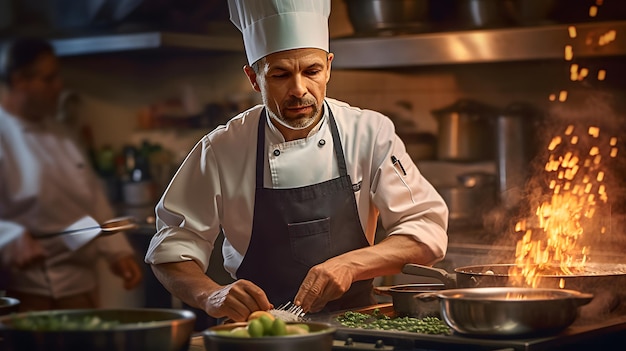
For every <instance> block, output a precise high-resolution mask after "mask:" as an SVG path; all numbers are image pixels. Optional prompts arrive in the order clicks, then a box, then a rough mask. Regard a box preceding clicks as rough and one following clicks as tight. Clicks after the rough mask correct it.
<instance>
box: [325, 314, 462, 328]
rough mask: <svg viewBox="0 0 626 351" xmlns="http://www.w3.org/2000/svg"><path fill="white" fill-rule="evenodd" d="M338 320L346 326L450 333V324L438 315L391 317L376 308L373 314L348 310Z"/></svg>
mask: <svg viewBox="0 0 626 351" xmlns="http://www.w3.org/2000/svg"><path fill="white" fill-rule="evenodd" d="M337 321H338V322H339V323H340V324H341V325H343V326H344V327H349V328H361V329H377V330H395V331H407V332H413V333H422V334H450V333H451V330H450V327H448V325H447V324H446V323H445V322H444V321H442V320H441V319H439V318H437V317H424V318H413V317H396V318H391V317H389V316H387V315H385V314H383V313H381V312H380V310H379V309H375V310H374V311H373V312H372V314H366V313H361V312H354V311H347V312H345V313H344V314H343V315H341V316H339V317H337Z"/></svg>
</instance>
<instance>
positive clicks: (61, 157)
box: [0, 107, 133, 298]
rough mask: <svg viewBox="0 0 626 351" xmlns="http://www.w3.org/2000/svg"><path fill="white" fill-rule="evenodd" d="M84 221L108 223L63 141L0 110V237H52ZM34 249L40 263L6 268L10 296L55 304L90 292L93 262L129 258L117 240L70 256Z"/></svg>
mask: <svg viewBox="0 0 626 351" xmlns="http://www.w3.org/2000/svg"><path fill="white" fill-rule="evenodd" d="M84 215H91V216H93V217H94V218H95V219H96V220H98V221H100V222H101V221H104V220H107V219H111V218H112V217H114V213H113V210H112V208H111V206H110V205H109V203H108V201H107V198H106V195H105V192H104V190H103V189H102V185H101V184H100V183H99V181H98V179H97V177H96V176H95V173H94V172H93V171H92V170H91V168H90V165H89V163H88V162H87V161H86V159H85V157H84V155H83V154H82V153H81V151H80V150H79V149H78V147H77V146H76V144H75V143H74V141H73V140H72V138H71V137H70V136H69V134H67V133H65V130H64V129H63V127H62V126H61V125H59V124H57V123H56V122H54V121H52V120H48V121H45V122H43V123H40V124H39V123H38V124H34V123H29V122H27V121H24V120H22V119H18V118H16V117H14V116H11V115H9V114H8V113H7V112H6V111H5V110H4V109H2V108H1V107H0V237H6V236H16V235H22V234H23V233H24V232H26V231H28V232H30V233H32V234H33V235H37V233H54V232H58V231H60V230H62V229H64V228H67V227H68V226H70V225H71V224H72V223H73V222H74V221H76V220H78V219H79V218H81V217H82V216H84ZM0 242H5V241H4V240H0ZM40 242H41V243H42V245H43V247H44V250H45V252H46V253H47V254H48V258H47V259H46V260H45V262H44V263H42V264H39V265H35V266H32V267H30V268H28V269H25V270H21V271H17V270H16V269H15V268H13V269H12V270H11V271H10V274H11V278H10V279H11V284H12V285H11V286H10V288H11V289H13V290H17V291H21V292H25V293H31V294H38V295H44V296H51V297H55V298H60V297H64V296H69V295H74V294H78V293H83V292H86V291H89V290H91V289H93V288H94V287H95V286H96V283H97V281H96V279H97V276H96V262H97V260H96V259H97V258H98V257H104V258H105V259H106V260H108V261H112V260H114V259H116V258H118V257H120V256H123V255H128V254H132V253H133V249H132V247H131V246H130V244H129V242H128V240H127V239H126V237H125V236H124V235H113V236H109V237H101V238H97V239H95V240H93V241H92V242H90V243H89V244H87V245H85V246H84V247H83V248H81V249H80V250H78V251H76V252H71V251H69V249H67V247H66V246H65V245H64V244H63V242H62V240H61V238H58V237H57V238H50V239H41V241H40ZM5 243H6V242H5ZM2 250H3V248H2V247H1V246H0V254H2ZM100 255H102V256H100Z"/></svg>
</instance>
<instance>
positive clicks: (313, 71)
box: [306, 69, 321, 76]
mask: <svg viewBox="0 0 626 351" xmlns="http://www.w3.org/2000/svg"><path fill="white" fill-rule="evenodd" d="M320 72H321V70H319V69H310V70H308V71H306V74H307V75H309V76H314V75H317V74H319V73H320Z"/></svg>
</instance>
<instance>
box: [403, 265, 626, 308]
mask: <svg viewBox="0 0 626 351" xmlns="http://www.w3.org/2000/svg"><path fill="white" fill-rule="evenodd" d="M514 266H515V265H514V264H491V265H474V266H465V267H459V268H456V269H454V273H448V272H447V271H446V270H443V269H440V268H434V267H428V266H422V265H417V264H407V265H405V266H404V267H403V268H402V272H403V273H406V274H413V275H417V276H421V277H430V278H435V279H438V280H439V281H441V282H442V283H443V284H444V286H445V287H446V288H448V289H454V288H478V287H506V286H510V285H512V284H513V282H512V281H511V279H510V278H511V276H510V275H509V270H510V269H511V268H512V267H514ZM586 272H588V273H585V274H577V275H542V276H540V285H539V287H540V288H545V289H558V288H565V289H570V290H576V291H581V292H585V293H590V294H593V295H594V296H595V297H594V299H593V301H592V302H591V303H589V304H588V305H586V306H584V307H583V308H582V309H581V314H582V315H583V317H584V318H597V317H598V316H601V315H603V314H607V313H610V312H611V311H613V310H614V309H615V308H616V307H617V306H619V305H620V304H621V303H622V302H623V301H626V298H625V296H624V294H625V292H624V291H623V287H624V286H626V264H613V263H587V265H586Z"/></svg>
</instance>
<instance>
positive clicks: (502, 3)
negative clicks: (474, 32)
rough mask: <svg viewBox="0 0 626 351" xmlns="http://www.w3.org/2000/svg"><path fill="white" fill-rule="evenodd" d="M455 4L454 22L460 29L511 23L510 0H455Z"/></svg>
mask: <svg viewBox="0 0 626 351" xmlns="http://www.w3.org/2000/svg"><path fill="white" fill-rule="evenodd" d="M455 6H456V9H455V15H456V22H457V24H458V25H460V26H461V28H462V29H467V28H472V29H473V28H496V27H504V26H507V25H510V24H512V18H511V12H512V0H457V1H455Z"/></svg>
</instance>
